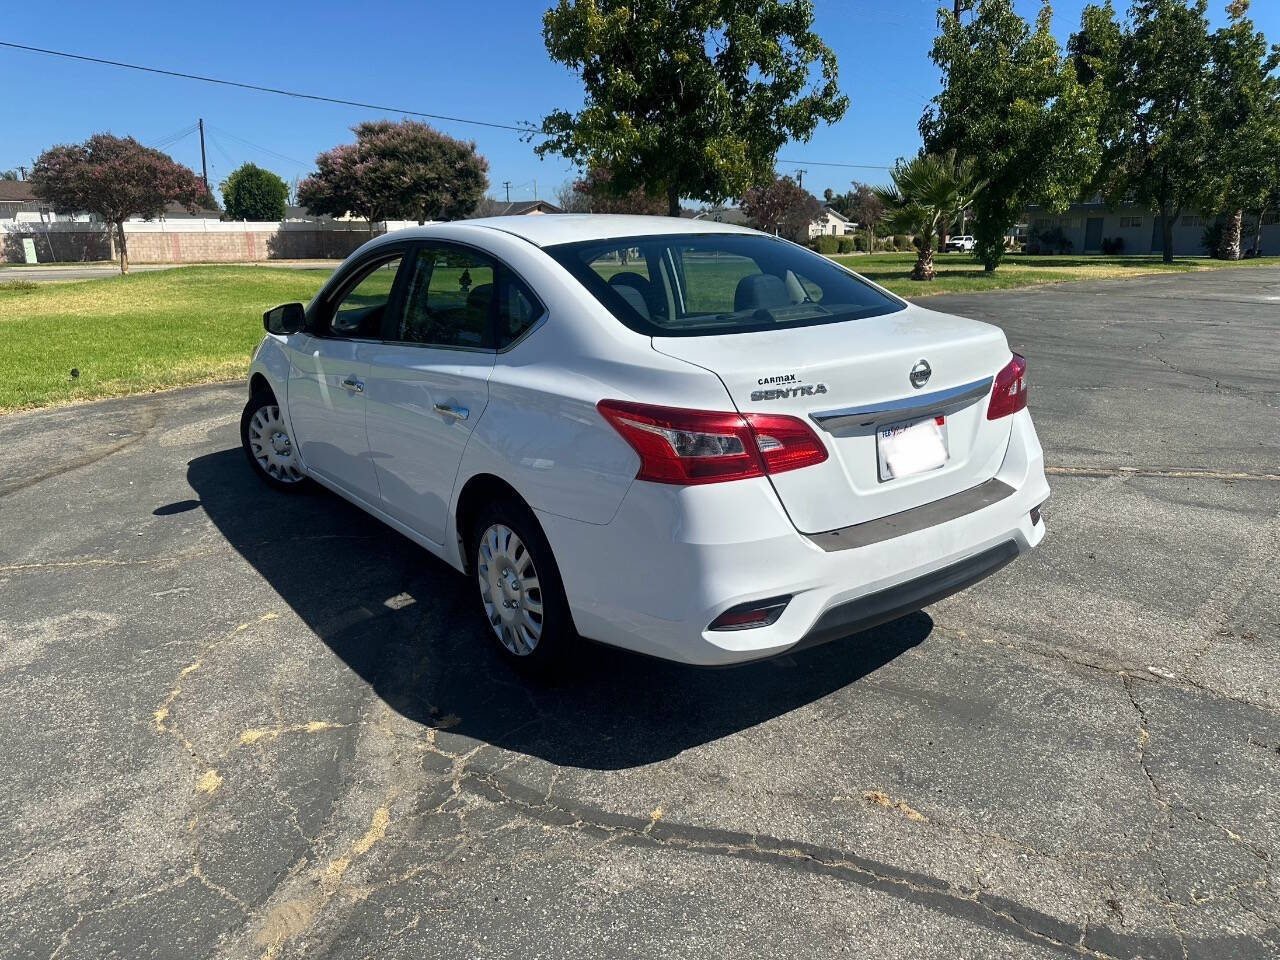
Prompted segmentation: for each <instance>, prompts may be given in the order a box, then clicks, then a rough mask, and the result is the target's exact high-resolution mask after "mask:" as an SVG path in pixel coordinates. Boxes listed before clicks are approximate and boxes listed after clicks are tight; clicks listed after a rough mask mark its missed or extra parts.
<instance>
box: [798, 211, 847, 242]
mask: <svg viewBox="0 0 1280 960" xmlns="http://www.w3.org/2000/svg"><path fill="white" fill-rule="evenodd" d="M857 228H858V225H857V224H856V223H854V222H853V221H852V220H850V219H849V218H848V217H846V216H844V215H843V214H842V213H839V212H838V211H836V210H832V209H831V208H830V207H824V208H823V209H822V216H820V217H818V219H817V220H814V221H813V222H812V223H811V224H809V237H808V239H810V240H813V239H814V238H816V237H822V236H828V237H843V236H847V235H850V234H852V233H854V232H855V231H856V230H857Z"/></svg>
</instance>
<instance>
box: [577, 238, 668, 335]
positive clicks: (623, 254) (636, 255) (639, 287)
mask: <svg viewBox="0 0 1280 960" xmlns="http://www.w3.org/2000/svg"><path fill="white" fill-rule="evenodd" d="M587 262H588V265H589V266H590V267H591V271H592V273H594V274H595V275H596V276H597V277H598V278H599V279H600V280H601V281H602V282H603V283H605V284H607V285H608V287H609V289H610V290H611V291H612V292H613V294H614V295H615V296H618V297H621V298H622V299H623V300H625V301H626V302H627V303H628V304H629V305H630V307H631V308H632V309H633V310H635V311H636V312H637V313H639V314H640V315H641V316H642V317H644V318H645V319H646V320H648V319H651V318H653V317H655V316H656V317H665V316H666V314H667V303H666V297H665V292H664V288H663V286H662V285H661V279H662V278H661V276H660V275H659V273H660V271H654V273H653V274H651V273H650V271H649V263H648V260H646V258H645V256H644V253H643V252H642V251H641V249H640V248H639V247H636V246H631V245H621V246H608V247H603V248H600V249H598V250H596V251H595V252H594V255H593V256H592V257H591V258H590V260H589V261H587Z"/></svg>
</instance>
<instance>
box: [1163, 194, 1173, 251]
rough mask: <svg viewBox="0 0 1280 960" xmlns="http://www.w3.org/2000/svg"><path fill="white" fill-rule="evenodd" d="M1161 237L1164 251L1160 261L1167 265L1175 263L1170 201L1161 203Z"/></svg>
mask: <svg viewBox="0 0 1280 960" xmlns="http://www.w3.org/2000/svg"><path fill="white" fill-rule="evenodd" d="M1160 237H1161V240H1162V241H1163V246H1164V249H1163V250H1161V251H1160V259H1161V260H1163V261H1164V262H1165V263H1173V218H1172V217H1170V216H1169V201H1168V200H1163V201H1161V203H1160Z"/></svg>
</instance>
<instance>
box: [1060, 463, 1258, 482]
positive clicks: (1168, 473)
mask: <svg viewBox="0 0 1280 960" xmlns="http://www.w3.org/2000/svg"><path fill="white" fill-rule="evenodd" d="M1044 472H1045V473H1047V474H1048V475H1049V476H1059V477H1155V478H1157V479H1168V480H1280V473H1249V472H1246V471H1230V470H1201V469H1199V468H1196V467H1128V466H1125V467H1107V466H1084V467H1068V466H1046V467H1045V468H1044Z"/></svg>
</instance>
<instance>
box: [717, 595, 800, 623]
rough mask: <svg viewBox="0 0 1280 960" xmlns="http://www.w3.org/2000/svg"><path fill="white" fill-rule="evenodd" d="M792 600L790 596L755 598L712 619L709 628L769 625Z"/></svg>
mask: <svg viewBox="0 0 1280 960" xmlns="http://www.w3.org/2000/svg"><path fill="white" fill-rule="evenodd" d="M790 602H791V598H790V597H770V598H769V599H768V600H753V601H752V602H750V603H740V604H738V605H737V606H736V607H730V608H729V609H728V610H726V611H725V612H724V613H722V614H720V616H718V617H716V618H715V619H714V620H712V621H711V625H710V626H708V627H707V629H708V630H751V629H754V628H755V627H767V626H769V624H771V623H773V622H774V621H776V620H777V619H778V618H779V617H780V616H782V611H783V610H785V609H787V604H788V603H790Z"/></svg>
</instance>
